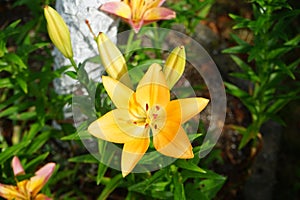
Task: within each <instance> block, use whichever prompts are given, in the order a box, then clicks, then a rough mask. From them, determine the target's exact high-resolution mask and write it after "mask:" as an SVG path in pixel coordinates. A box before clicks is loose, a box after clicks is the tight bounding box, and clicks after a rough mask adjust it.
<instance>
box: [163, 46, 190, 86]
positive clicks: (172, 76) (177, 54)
mask: <svg viewBox="0 0 300 200" xmlns="http://www.w3.org/2000/svg"><path fill="white" fill-rule="evenodd" d="M184 68H185V50H184V47H183V46H180V47H176V48H175V49H174V50H173V51H172V52H171V54H170V55H169V56H168V58H167V60H166V63H165V66H164V68H163V72H164V74H165V76H166V80H167V83H168V86H169V88H170V89H172V88H173V86H174V85H175V84H176V82H177V81H178V80H179V79H180V77H181V76H182V74H183V71H184Z"/></svg>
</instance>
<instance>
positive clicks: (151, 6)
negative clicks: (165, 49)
mask: <svg viewBox="0 0 300 200" xmlns="http://www.w3.org/2000/svg"><path fill="white" fill-rule="evenodd" d="M164 2H165V0H123V1H121V2H108V3H105V4H103V5H102V6H101V7H100V10H102V11H105V12H108V13H110V14H113V15H116V16H119V17H121V18H122V19H123V20H124V21H125V22H127V23H129V24H130V26H131V27H132V28H133V29H134V31H135V32H136V33H137V32H139V30H140V28H141V27H142V26H143V25H146V24H149V23H152V22H155V21H159V20H167V19H173V18H175V17H176V13H175V12H174V11H173V10H170V9H168V8H164V7H160V6H161V5H162V4H163V3H164Z"/></svg>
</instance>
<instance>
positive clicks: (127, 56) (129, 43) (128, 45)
mask: <svg viewBox="0 0 300 200" xmlns="http://www.w3.org/2000/svg"><path fill="white" fill-rule="evenodd" d="M134 34H135V33H134V31H133V30H131V31H130V34H129V37H128V40H127V44H126V50H125V52H124V53H125V54H126V56H125V60H126V61H128V59H129V57H130V54H129V52H130V51H131V48H132V47H131V43H132V40H133V37H134Z"/></svg>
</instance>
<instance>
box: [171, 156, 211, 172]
mask: <svg viewBox="0 0 300 200" xmlns="http://www.w3.org/2000/svg"><path fill="white" fill-rule="evenodd" d="M175 165H176V166H178V167H180V168H182V169H187V170H191V171H195V172H199V173H206V171H205V170H204V169H202V168H200V167H199V166H198V165H196V164H194V163H192V162H190V161H187V160H182V159H178V160H176V162H175Z"/></svg>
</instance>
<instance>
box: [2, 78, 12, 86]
mask: <svg viewBox="0 0 300 200" xmlns="http://www.w3.org/2000/svg"><path fill="white" fill-rule="evenodd" d="M13 86H14V85H13V83H12V82H11V79H10V78H1V79H0V88H12V87H13Z"/></svg>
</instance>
